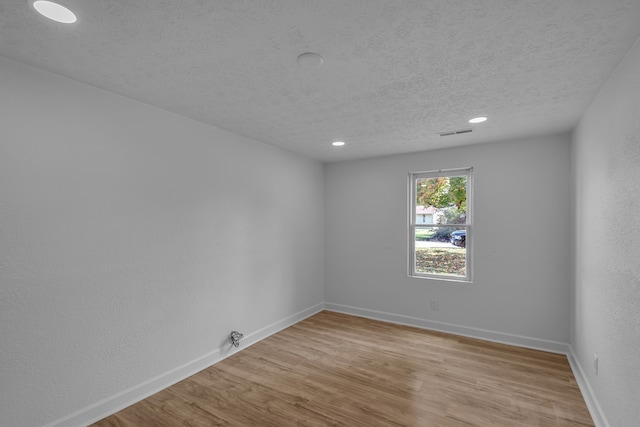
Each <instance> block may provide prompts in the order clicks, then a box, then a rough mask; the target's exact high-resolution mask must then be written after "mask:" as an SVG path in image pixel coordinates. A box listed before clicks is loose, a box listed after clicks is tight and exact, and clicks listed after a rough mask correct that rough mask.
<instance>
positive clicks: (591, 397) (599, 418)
mask: <svg viewBox="0 0 640 427" xmlns="http://www.w3.org/2000/svg"><path fill="white" fill-rule="evenodd" d="M569 348H570V351H569V354H568V355H567V359H569V365H570V366H571V370H572V371H573V376H574V377H575V378H576V381H577V382H578V387H580V391H581V392H582V397H584V401H585V403H586V404H587V408H588V409H589V413H590V414H591V418H593V423H594V424H595V425H596V427H610V426H611V425H610V424H609V421H607V417H606V416H605V415H604V411H603V410H602V407H601V406H600V402H598V399H596V395H595V394H594V393H593V389H592V388H591V384H589V380H587V376H586V375H585V374H584V370H583V369H582V365H580V361H579V360H578V358H577V357H576V354H575V353H574V351H573V347H571V346H570V347H569Z"/></svg>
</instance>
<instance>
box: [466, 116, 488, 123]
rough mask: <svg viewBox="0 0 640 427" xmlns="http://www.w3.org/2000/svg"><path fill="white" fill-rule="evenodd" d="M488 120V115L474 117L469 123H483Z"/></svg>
mask: <svg viewBox="0 0 640 427" xmlns="http://www.w3.org/2000/svg"><path fill="white" fill-rule="evenodd" d="M486 121H487V118H486V117H474V118H473V119H471V120H469V123H482V122H486Z"/></svg>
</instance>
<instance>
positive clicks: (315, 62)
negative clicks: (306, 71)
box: [298, 52, 324, 68]
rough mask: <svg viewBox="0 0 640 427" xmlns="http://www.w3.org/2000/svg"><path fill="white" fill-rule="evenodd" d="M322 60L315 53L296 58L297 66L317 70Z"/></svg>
mask: <svg viewBox="0 0 640 427" xmlns="http://www.w3.org/2000/svg"><path fill="white" fill-rule="evenodd" d="M323 62H324V59H322V56H320V55H318V54H317V53H313V52H307V53H303V54H302V55H300V56H298V64H300V65H301V66H303V67H305V68H318V67H319V66H321V65H322V63H323Z"/></svg>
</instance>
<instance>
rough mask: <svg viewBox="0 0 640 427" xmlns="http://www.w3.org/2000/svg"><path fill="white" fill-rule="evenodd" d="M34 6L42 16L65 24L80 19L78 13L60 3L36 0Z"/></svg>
mask: <svg viewBox="0 0 640 427" xmlns="http://www.w3.org/2000/svg"><path fill="white" fill-rule="evenodd" d="M33 8H34V9H35V10H36V11H37V12H38V13H39V14H40V15H42V16H44V17H46V18H49V19H51V20H53V21H56V22H61V23H63V24H73V23H74V22H76V21H77V20H78V18H77V17H76V14H75V13H73V12H72V11H71V10H70V9H69V8H67V7H66V6H63V5H61V4H59V3H54V2H52V1H47V0H35V1H34V2H33Z"/></svg>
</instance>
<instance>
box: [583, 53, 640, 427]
mask: <svg viewBox="0 0 640 427" xmlns="http://www.w3.org/2000/svg"><path fill="white" fill-rule="evenodd" d="M573 150H574V165H575V179H576V200H575V211H576V225H575V227H576V233H575V234H576V240H575V254H576V261H575V290H574V294H575V296H574V301H575V306H574V309H573V318H572V337H571V338H572V340H571V341H572V347H573V349H574V351H575V354H576V358H577V359H578V362H579V364H580V365H581V366H582V369H583V370H584V372H585V373H586V377H587V379H588V382H589V384H590V386H591V389H592V391H593V394H594V397H595V399H596V400H597V401H598V402H599V404H600V406H601V409H602V412H603V414H604V416H605V417H606V418H607V419H608V423H609V425H611V426H621V427H622V426H636V425H638V420H640V405H639V403H640V187H639V186H640V44H639V43H636V45H635V48H634V49H633V50H632V51H631V52H630V53H629V55H628V57H627V58H626V60H625V61H624V62H623V63H622V64H621V66H620V67H619V68H618V70H617V71H616V72H615V74H614V75H613V76H612V77H611V79H610V80H609V82H608V84H607V85H606V86H605V87H604V88H603V89H602V91H601V92H600V94H599V95H598V96H597V98H596V99H595V100H594V102H593V103H592V105H591V107H590V108H589V110H588V111H587V113H586V114H585V115H584V117H583V118H582V120H581V122H580V124H579V126H578V127H577V128H576V130H575V132H574V138H573ZM594 354H597V355H598V358H599V373H598V375H595V370H594V368H593V357H594Z"/></svg>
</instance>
